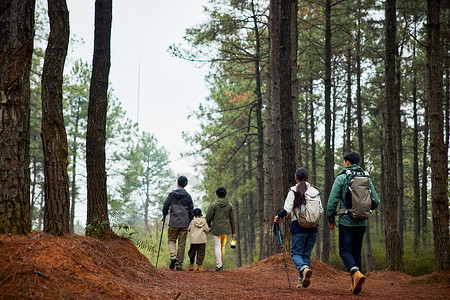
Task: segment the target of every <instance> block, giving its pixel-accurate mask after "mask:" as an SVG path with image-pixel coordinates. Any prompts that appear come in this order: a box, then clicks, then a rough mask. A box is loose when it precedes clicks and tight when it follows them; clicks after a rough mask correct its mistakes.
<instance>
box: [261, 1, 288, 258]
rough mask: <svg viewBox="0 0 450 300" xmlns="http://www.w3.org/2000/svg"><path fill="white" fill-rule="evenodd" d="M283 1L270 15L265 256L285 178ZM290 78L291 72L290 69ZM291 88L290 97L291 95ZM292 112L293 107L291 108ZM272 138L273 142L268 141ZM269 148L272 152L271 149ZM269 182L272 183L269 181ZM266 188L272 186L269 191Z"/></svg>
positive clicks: (270, 251)
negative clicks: (281, 68) (281, 62)
mask: <svg viewBox="0 0 450 300" xmlns="http://www.w3.org/2000/svg"><path fill="white" fill-rule="evenodd" d="M280 8H281V0H271V1H270V18H269V32H270V51H269V65H270V74H269V83H268V87H269V88H270V90H269V91H270V96H269V98H270V99H269V101H268V108H269V104H270V108H269V109H270V114H269V112H268V114H267V117H269V118H270V123H269V122H268V121H266V124H271V125H272V126H267V127H266V128H267V139H266V147H267V148H266V152H267V155H268V157H267V159H268V162H267V164H266V173H265V182H266V184H265V186H264V187H265V191H264V223H263V230H262V234H263V235H264V239H265V245H264V246H265V249H263V251H264V253H262V254H263V256H261V253H260V258H265V257H268V256H271V255H273V254H275V253H276V252H277V249H278V248H277V245H276V244H275V242H276V240H275V239H274V237H273V233H272V226H273V217H274V216H275V214H276V213H277V212H278V210H279V209H280V208H281V207H283V191H282V186H283V179H282V176H281V175H280V174H282V171H281V170H282V168H281V166H282V164H281V132H280V130H281V128H280V123H281V120H280V76H279V69H278V68H279V36H280V27H279V26H280V21H279V20H280V14H281V10H280ZM289 78H290V72H289ZM290 95H291V94H290V91H289V98H290ZM290 111H291V109H290ZM269 140H270V142H269ZM269 151H270V152H269ZM269 182H270V183H269ZM266 189H271V190H270V191H269V190H266Z"/></svg>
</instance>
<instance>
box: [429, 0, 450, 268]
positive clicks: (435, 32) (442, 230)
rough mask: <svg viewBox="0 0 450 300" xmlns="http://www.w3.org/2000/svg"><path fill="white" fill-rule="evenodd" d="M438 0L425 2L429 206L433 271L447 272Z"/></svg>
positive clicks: (449, 258)
mask: <svg viewBox="0 0 450 300" xmlns="http://www.w3.org/2000/svg"><path fill="white" fill-rule="evenodd" d="M440 5H441V1H440V0H428V1H427V72H428V105H429V109H430V155H431V199H432V201H431V203H432V212H433V236H434V257H435V269H436V270H437V271H442V270H449V269H450V248H449V247H450V246H449V229H448V222H449V210H448V197H447V191H448V190H447V163H448V159H447V156H446V151H444V150H445V149H444V113H443V109H442V106H443V101H442V61H441V52H440V49H441V48H440V47H441V46H440V39H439V38H440V21H439V15H440Z"/></svg>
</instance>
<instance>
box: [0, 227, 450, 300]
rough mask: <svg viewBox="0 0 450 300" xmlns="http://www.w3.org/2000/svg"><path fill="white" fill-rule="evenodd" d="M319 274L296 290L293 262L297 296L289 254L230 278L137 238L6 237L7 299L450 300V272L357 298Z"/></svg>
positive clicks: (2, 252)
mask: <svg viewBox="0 0 450 300" xmlns="http://www.w3.org/2000/svg"><path fill="white" fill-rule="evenodd" d="M160 259H161V258H160ZM287 259H288V258H287ZM160 262H162V263H161V265H163V262H165V260H164V259H163V260H160ZM311 268H312V270H313V275H312V277H311V285H310V286H309V287H308V288H307V289H296V288H295V286H296V284H297V276H298V272H297V270H296V269H295V267H294V265H293V264H292V262H291V261H290V259H288V269H289V277H290V281H291V285H292V288H293V289H292V290H289V285H288V281H287V276H286V271H285V267H284V262H283V256H282V254H281V253H280V254H277V255H274V256H271V257H269V258H267V259H264V260H262V261H259V262H257V263H254V264H252V265H248V266H244V267H241V268H238V269H234V270H224V271H223V272H215V271H214V270H204V271H201V272H197V271H193V272H189V271H187V270H183V271H173V270H169V269H168V268H167V266H165V264H164V267H161V268H158V269H156V268H155V267H154V266H153V265H151V264H150V262H149V260H148V259H147V258H146V257H145V256H144V255H142V254H141V253H140V252H139V251H138V250H137V248H136V247H135V246H134V244H133V243H132V242H131V241H130V240H128V239H125V238H121V237H117V236H113V235H111V236H108V237H105V238H102V239H100V240H99V239H94V238H88V237H83V236H78V235H66V236H62V237H56V236H52V235H48V234H43V233H37V232H33V233H31V234H29V235H26V236H23V235H22V236H15V235H0V299H277V298H281V299H298V298H301V299H348V298H354V299H450V272H440V273H432V274H429V275H425V276H420V277H412V276H409V275H407V274H404V273H400V272H390V271H375V272H372V273H369V274H366V282H365V283H364V285H363V290H362V292H361V293H360V294H359V295H357V296H354V295H352V294H351V293H350V292H349V291H348V288H349V286H350V278H349V275H348V274H347V273H345V272H342V271H338V270H335V269H333V268H331V267H329V266H328V265H326V264H324V263H322V262H319V261H316V260H313V261H312V265H311ZM356 297H358V298H356Z"/></svg>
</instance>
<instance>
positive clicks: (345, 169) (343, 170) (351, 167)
mask: <svg viewBox="0 0 450 300" xmlns="http://www.w3.org/2000/svg"><path fill="white" fill-rule="evenodd" d="M347 170H350V171H355V172H364V170H363V168H361V167H360V166H358V165H350V166H348V167H345V168H343V169H342V170H341V172H339V175H341V174H345V171H347Z"/></svg>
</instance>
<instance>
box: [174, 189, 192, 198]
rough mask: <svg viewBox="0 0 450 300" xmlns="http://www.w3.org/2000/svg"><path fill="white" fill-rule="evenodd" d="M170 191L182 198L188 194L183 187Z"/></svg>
mask: <svg viewBox="0 0 450 300" xmlns="http://www.w3.org/2000/svg"><path fill="white" fill-rule="evenodd" d="M172 193H173V195H174V196H175V197H176V198H178V199H181V198H184V197H186V195H187V194H188V192H186V190H185V189H183V188H179V189H176V190H173V191H172Z"/></svg>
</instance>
